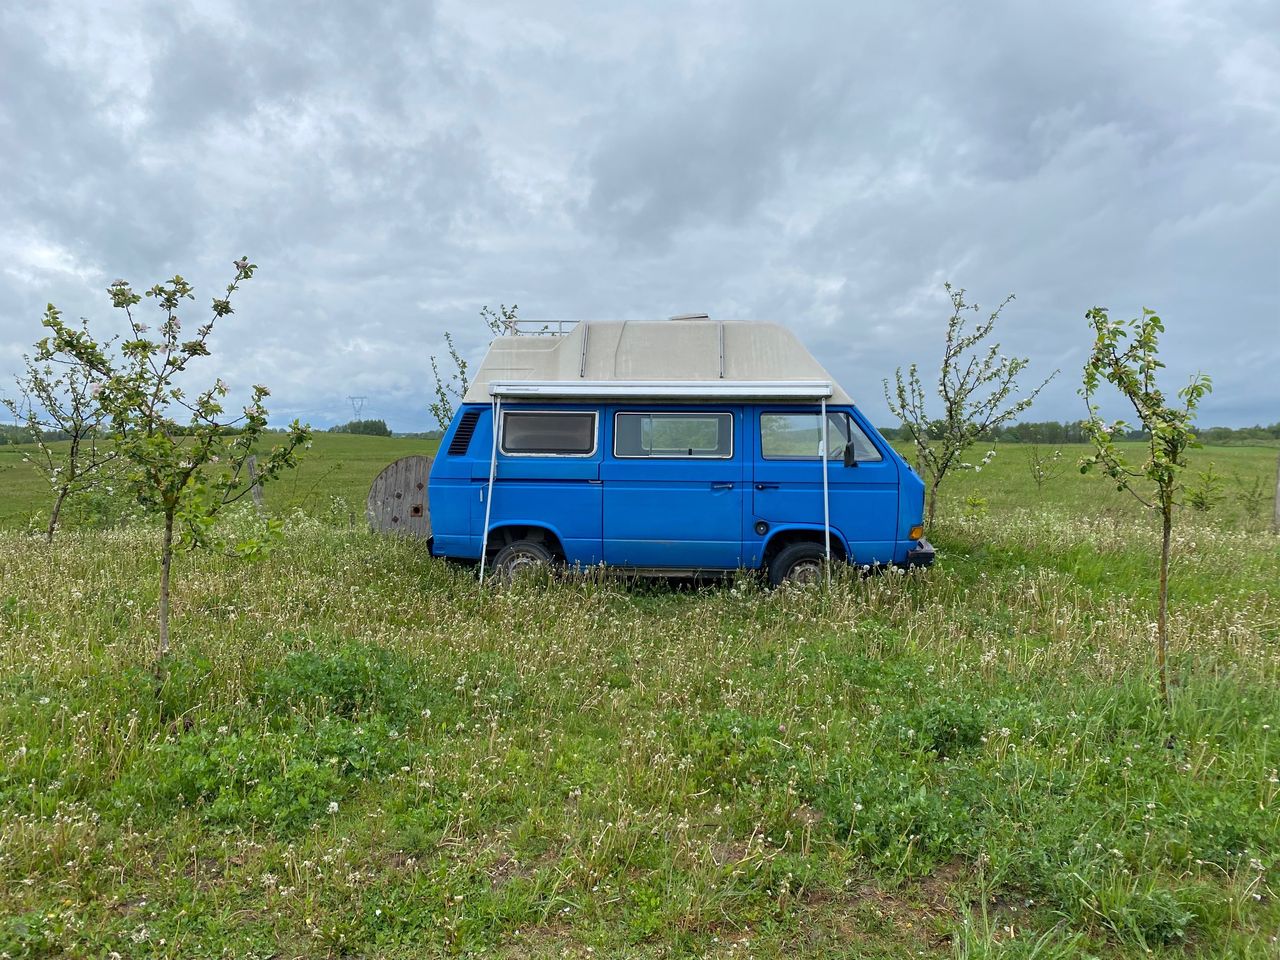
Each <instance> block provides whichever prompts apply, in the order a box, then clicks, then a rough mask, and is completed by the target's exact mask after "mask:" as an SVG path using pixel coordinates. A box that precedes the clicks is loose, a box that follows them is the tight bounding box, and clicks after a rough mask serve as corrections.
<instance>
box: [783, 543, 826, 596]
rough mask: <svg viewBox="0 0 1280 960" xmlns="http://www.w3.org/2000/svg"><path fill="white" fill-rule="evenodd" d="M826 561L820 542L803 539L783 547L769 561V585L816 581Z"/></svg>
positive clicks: (819, 577) (824, 551)
mask: <svg viewBox="0 0 1280 960" xmlns="http://www.w3.org/2000/svg"><path fill="white" fill-rule="evenodd" d="M826 562H827V552H826V550H824V549H823V548H822V544H820V543H812V542H810V541H807V540H805V541H801V542H800V543H793V544H791V545H790V546H786V547H783V548H782V549H781V550H779V551H778V553H777V556H775V557H774V558H773V559H772V560H770V561H769V586H771V587H780V586H782V585H783V584H784V583H795V584H806V583H817V582H818V580H820V579H821V578H822V566H823V564H825V563H826Z"/></svg>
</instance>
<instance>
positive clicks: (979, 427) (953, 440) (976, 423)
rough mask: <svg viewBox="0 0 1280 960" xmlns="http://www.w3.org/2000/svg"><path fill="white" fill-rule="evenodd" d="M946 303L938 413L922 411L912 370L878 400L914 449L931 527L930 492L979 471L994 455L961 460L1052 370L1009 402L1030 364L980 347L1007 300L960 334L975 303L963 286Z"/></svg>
mask: <svg viewBox="0 0 1280 960" xmlns="http://www.w3.org/2000/svg"><path fill="white" fill-rule="evenodd" d="M944 286H945V287H946V291H947V296H948V297H949V298H950V299H951V317H950V319H949V320H948V321H947V339H946V345H945V347H944V348H943V351H942V363H941V365H940V366H939V368H938V399H939V400H940V401H941V410H940V415H939V416H937V417H934V416H932V415H930V413H929V403H928V401H927V399H926V396H925V389H924V386H923V385H922V384H921V382H920V375H919V372H918V369H917V367H916V364H914V363H913V364H911V366H910V367H908V368H907V373H906V376H905V377H904V376H903V373H902V368H901V367H899V368H898V370H897V371H896V372H895V373H894V379H895V389H894V390H893V391H892V392H891V391H890V389H889V381H888V380H885V381H884V399H885V403H887V404H888V405H889V412H890V413H891V414H893V415H894V416H895V417H897V418H898V419H899V420H901V421H902V425H903V427H905V428H906V431H907V434H908V436H910V437H911V441H912V443H914V444H915V448H916V462H917V464H918V465H919V467H920V471H921V473H923V474H924V478H925V482H926V483H927V484H928V487H929V498H928V505H927V507H926V509H925V525H926V526H927V527H932V526H933V516H934V513H935V511H936V509H937V505H938V488H939V487H940V486H942V481H943V479H944V478H945V477H946V475H947V474H948V473H950V472H951V471H952V470H981V469H982V467H984V466H985V465H986V464H987V463H988V462H990V460H991V458H992V457H993V456H994V455H995V451H994V450H991V451H988V453H987V454H986V455H985V456H984V457H983V458H982V460H981V461H980V462H979V463H977V464H972V463H967V462H965V461H964V460H963V459H962V457H963V456H964V453H965V451H966V450H968V449H969V448H970V447H971V446H973V444H974V443H976V442H977V441H978V440H980V439H981V438H982V437H983V436H984V435H986V434H988V433H989V432H990V431H992V430H995V429H996V428H998V427H1000V426H1003V425H1004V424H1006V423H1008V422H1009V421H1011V420H1012V419H1013V418H1014V417H1016V416H1017V415H1018V414H1020V413H1021V412H1022V411H1024V410H1026V409H1027V408H1028V407H1030V406H1031V404H1032V403H1033V402H1034V401H1035V399H1036V396H1037V395H1038V394H1039V393H1040V391H1041V390H1043V389H1044V388H1045V386H1046V385H1047V384H1048V383H1049V381H1050V380H1052V379H1053V378H1054V377H1055V376H1057V373H1058V371H1056V370H1055V371H1054V372H1053V373H1051V374H1049V376H1048V377H1046V378H1045V380H1044V382H1043V383H1041V384H1040V386H1038V387H1036V388H1035V389H1034V390H1032V391H1031V392H1030V393H1029V394H1027V395H1026V396H1025V397H1017V396H1016V394H1017V392H1018V374H1020V373H1021V372H1022V371H1023V370H1024V369H1025V368H1026V366H1027V365H1028V364H1029V363H1030V361H1029V360H1027V359H1026V358H1025V357H1006V356H1005V355H1004V354H1002V353H1001V352H1000V344H999V343H992V344H990V346H987V347H986V348H985V350H984V349H983V343H984V341H986V340H987V338H988V337H990V336H991V334H992V332H993V331H994V330H995V326H996V321H997V320H999V319H1000V313H1001V311H1003V310H1004V308H1005V307H1006V306H1008V304H1009V301H1010V300H1012V299H1013V294H1009V296H1007V297H1005V298H1004V300H1002V301H1001V302H1000V305H999V306H998V307H996V309H995V310H994V311H993V312H992V313H991V315H990V316H988V317H987V319H986V320H985V321H984V322H982V323H980V324H978V325H977V326H976V327H974V328H973V329H972V330H971V331H970V330H966V329H965V320H966V314H968V313H973V312H976V311H977V310H978V305H977V304H976V303H974V304H970V303H966V302H965V299H964V294H965V291H964V288H963V287H952V286H951V284H950V283H947V284H945V285H944Z"/></svg>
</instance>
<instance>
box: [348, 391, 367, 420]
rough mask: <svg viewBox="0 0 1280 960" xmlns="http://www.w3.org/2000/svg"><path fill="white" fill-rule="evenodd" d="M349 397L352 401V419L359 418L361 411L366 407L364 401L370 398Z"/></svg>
mask: <svg viewBox="0 0 1280 960" xmlns="http://www.w3.org/2000/svg"><path fill="white" fill-rule="evenodd" d="M347 399H348V400H350V401H351V414H352V417H351V419H353V420H359V419H360V411H362V410H363V409H364V402H365V401H366V400H368V399H369V398H368V397H347Z"/></svg>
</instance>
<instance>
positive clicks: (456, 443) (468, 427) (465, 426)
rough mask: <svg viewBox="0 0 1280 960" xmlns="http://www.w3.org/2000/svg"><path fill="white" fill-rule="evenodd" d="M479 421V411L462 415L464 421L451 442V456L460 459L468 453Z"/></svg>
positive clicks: (470, 411) (471, 411)
mask: <svg viewBox="0 0 1280 960" xmlns="http://www.w3.org/2000/svg"><path fill="white" fill-rule="evenodd" d="M479 420H480V411H479V410H468V411H467V412H466V413H464V414H463V415H462V421H461V422H460V423H459V424H458V432H457V433H455V434H454V435H453V439H452V440H451V441H450V442H449V456H451V457H460V456H462V455H463V454H464V453H466V452H467V447H469V446H471V435H472V434H473V433H475V432H476V423H478V422H479Z"/></svg>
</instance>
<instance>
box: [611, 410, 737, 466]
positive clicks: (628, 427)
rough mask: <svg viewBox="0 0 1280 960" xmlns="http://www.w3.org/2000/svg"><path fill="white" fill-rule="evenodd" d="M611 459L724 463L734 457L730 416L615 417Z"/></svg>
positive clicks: (695, 414)
mask: <svg viewBox="0 0 1280 960" xmlns="http://www.w3.org/2000/svg"><path fill="white" fill-rule="evenodd" d="M613 455H614V456H615V457H621V458H627V457H661V458H676V459H681V458H684V459H687V458H689V457H694V458H699V457H701V458H705V459H712V460H715V459H719V460H727V459H728V458H730V457H732V456H733V414H731V413H618V414H616V415H615V416H614V420H613Z"/></svg>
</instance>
